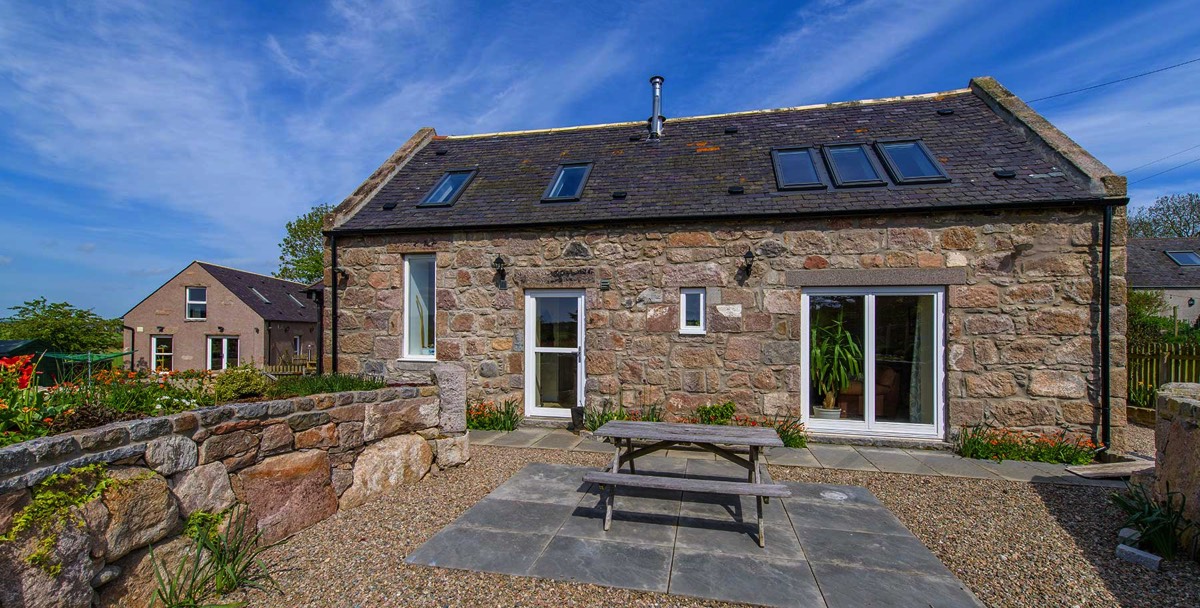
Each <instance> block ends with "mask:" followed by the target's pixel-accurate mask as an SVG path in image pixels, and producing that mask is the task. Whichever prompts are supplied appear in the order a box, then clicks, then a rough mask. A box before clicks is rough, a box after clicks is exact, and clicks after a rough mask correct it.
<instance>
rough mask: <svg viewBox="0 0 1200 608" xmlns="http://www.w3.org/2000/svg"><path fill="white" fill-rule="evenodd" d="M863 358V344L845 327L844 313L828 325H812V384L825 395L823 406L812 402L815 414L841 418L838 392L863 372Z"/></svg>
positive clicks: (810, 360) (810, 364) (823, 416)
mask: <svg viewBox="0 0 1200 608" xmlns="http://www.w3.org/2000/svg"><path fill="white" fill-rule="evenodd" d="M862 360H863V351H862V347H861V346H859V344H858V341H857V340H856V339H855V338H854V334H853V333H851V332H850V331H849V330H847V329H846V323H845V319H844V318H843V316H842V314H840V313H839V314H838V316H837V318H835V319H831V320H830V322H829V323H828V324H823V325H817V326H814V327H813V328H812V350H811V352H810V353H809V369H810V373H811V375H812V382H813V385H814V386H816V387H817V390H818V391H819V392H820V393H821V395H822V396H823V400H822V403H821V405H813V416H814V417H816V418H825V419H836V418H840V417H841V409H839V408H838V407H837V396H838V393H840V392H841V391H843V390H845V389H846V387H848V386H850V383H851V382H853V381H854V379H855V378H858V377H860V376H861V375H862V368H863V363H862Z"/></svg>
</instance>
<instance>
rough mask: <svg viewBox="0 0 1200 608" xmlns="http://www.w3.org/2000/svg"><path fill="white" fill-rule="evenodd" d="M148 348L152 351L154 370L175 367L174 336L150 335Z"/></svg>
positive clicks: (165, 369)
mask: <svg viewBox="0 0 1200 608" xmlns="http://www.w3.org/2000/svg"><path fill="white" fill-rule="evenodd" d="M150 350H151V351H152V352H153V353H154V354H153V356H154V370H155V371H171V370H173V369H175V338H173V337H171V336H151V337H150Z"/></svg>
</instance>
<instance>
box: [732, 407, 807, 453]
mask: <svg viewBox="0 0 1200 608" xmlns="http://www.w3.org/2000/svg"><path fill="white" fill-rule="evenodd" d="M730 424H732V425H734V426H749V427H763V428H768V429H774V430H775V432H776V433H777V434H778V435H779V439H780V440H781V441H783V445H784V447H788V448H803V447H807V446H808V431H807V430H806V429H805V428H804V423H803V422H801V420H800V418H798V417H795V416H792V415H790V414H788V415H782V414H781V415H777V416H775V417H773V418H768V419H766V420H761V419H759V418H754V417H751V416H734V417H733V419H732V420H730Z"/></svg>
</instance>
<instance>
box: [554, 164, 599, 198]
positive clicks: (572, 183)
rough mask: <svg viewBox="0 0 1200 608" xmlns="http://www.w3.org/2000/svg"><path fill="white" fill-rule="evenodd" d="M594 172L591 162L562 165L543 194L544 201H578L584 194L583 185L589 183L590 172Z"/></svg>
mask: <svg viewBox="0 0 1200 608" xmlns="http://www.w3.org/2000/svg"><path fill="white" fill-rule="evenodd" d="M591 172H592V164H591V163H580V164H574V165H562V166H560V167H559V168H558V172H557V173H555V174H554V179H552V180H550V187H549V188H547V189H546V192H545V194H543V195H542V200H543V201H577V200H579V197H580V195H582V194H583V186H584V185H585V184H587V178H588V174H589V173H591Z"/></svg>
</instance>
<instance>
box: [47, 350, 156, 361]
mask: <svg viewBox="0 0 1200 608" xmlns="http://www.w3.org/2000/svg"><path fill="white" fill-rule="evenodd" d="M132 354H133V351H131V350H130V351H126V352H123V353H46V354H44V355H42V357H44V358H46V359H57V360H59V361H68V362H71V363H97V362H101V361H112V360H113V359H119V358H121V357H124V356H125V355H132Z"/></svg>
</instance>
